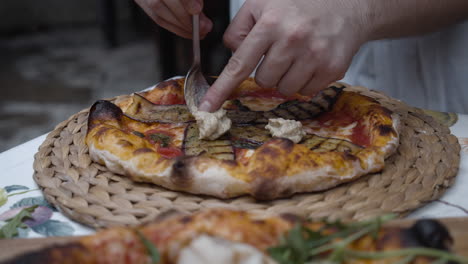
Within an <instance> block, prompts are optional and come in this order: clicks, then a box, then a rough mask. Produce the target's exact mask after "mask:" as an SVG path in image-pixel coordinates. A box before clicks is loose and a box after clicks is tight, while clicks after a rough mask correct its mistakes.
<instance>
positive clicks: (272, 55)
mask: <svg viewBox="0 0 468 264" xmlns="http://www.w3.org/2000/svg"><path fill="white" fill-rule="evenodd" d="M355 2H357V1H354V0H247V1H246V2H245V4H244V5H243V6H242V8H241V10H240V11H239V12H238V14H237V15H236V17H235V18H234V19H233V21H232V23H231V25H230V26H229V27H228V29H227V30H226V32H225V35H224V42H225V44H226V45H227V46H228V47H229V48H231V49H232V50H233V51H235V52H234V54H233V56H232V57H231V59H230V60H229V62H228V64H227V65H226V67H225V68H224V70H223V71H222V73H221V74H220V76H219V78H218V79H217V80H216V81H215V83H214V84H213V85H212V86H211V87H210V89H209V90H208V92H207V94H206V95H205V97H204V98H203V100H202V103H201V105H200V110H202V111H210V112H211V111H215V110H216V109H218V108H219V107H220V106H221V105H222V104H223V102H224V101H225V100H226V99H227V98H228V97H229V95H230V93H231V92H232V91H233V90H234V89H235V88H236V87H238V86H239V84H240V83H241V82H242V81H243V80H245V79H246V78H247V77H248V76H249V75H250V74H251V73H252V71H253V70H254V69H255V67H256V66H257V65H258V64H259V63H260V62H261V63H260V65H259V66H258V68H257V71H256V74H255V80H256V82H257V83H258V84H259V85H260V86H262V87H266V88H272V87H277V89H278V90H279V91H280V92H281V93H283V94H285V95H292V94H294V93H296V92H299V93H301V94H304V95H313V94H315V93H317V92H318V91H319V90H321V89H323V88H325V87H326V86H327V85H328V84H330V83H331V82H333V81H336V80H339V79H341V78H342V77H343V76H344V74H345V72H346V70H347V68H348V67H349V64H350V63H351V59H352V57H353V55H354V54H355V53H356V52H357V50H358V49H359V47H360V46H361V45H362V43H363V42H365V36H364V35H365V34H364V33H363V31H362V25H363V24H364V23H363V21H362V20H363V18H362V17H361V16H360V10H361V8H364V7H363V6H358V5H357V4H355ZM361 2H363V1H361ZM263 55H264V58H263V60H262V57H263Z"/></svg>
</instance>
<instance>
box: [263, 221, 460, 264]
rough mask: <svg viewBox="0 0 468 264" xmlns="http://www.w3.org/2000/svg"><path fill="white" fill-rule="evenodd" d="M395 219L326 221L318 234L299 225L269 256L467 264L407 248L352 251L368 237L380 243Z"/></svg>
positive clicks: (298, 261)
mask: <svg viewBox="0 0 468 264" xmlns="http://www.w3.org/2000/svg"><path fill="white" fill-rule="evenodd" d="M393 218H395V215H384V216H382V217H378V218H375V219H372V220H369V221H363V222H354V223H349V224H348V223H342V222H340V221H327V220H323V222H324V225H323V227H322V228H320V229H319V230H316V231H314V230H311V229H309V228H307V227H304V226H302V225H296V226H294V227H293V228H292V229H291V230H289V232H287V233H286V234H285V235H284V236H283V237H281V238H280V239H279V244H278V245H277V246H275V247H272V248H269V249H268V250H267V252H268V254H269V255H270V257H271V258H273V259H274V260H276V261H277V262H278V263H280V264H286V263H291V264H305V263H307V264H310V263H316V264H319V263H320V264H324V263H327V264H339V263H343V262H344V261H345V260H346V261H348V260H351V259H385V258H391V257H393V258H395V257H400V258H401V259H400V262H399V263H401V264H403V263H409V262H411V261H412V260H414V258H416V257H417V256H426V257H432V258H435V259H436V260H438V261H441V263H445V262H446V261H456V262H459V263H468V260H467V259H466V258H464V257H461V256H457V255H454V254H452V253H450V252H446V251H442V250H438V249H432V248H405V249H400V250H393V251H384V252H367V251H356V250H352V249H350V248H349V245H350V244H351V243H353V242H354V241H356V240H358V239H360V238H362V237H363V236H366V235H369V236H371V237H372V238H373V239H377V235H378V231H379V230H380V228H381V226H382V224H383V223H385V222H386V221H388V220H391V219H393Z"/></svg>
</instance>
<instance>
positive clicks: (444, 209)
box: [0, 115, 468, 237]
mask: <svg viewBox="0 0 468 264" xmlns="http://www.w3.org/2000/svg"><path fill="white" fill-rule="evenodd" d="M450 129H451V131H452V133H453V134H454V135H455V136H457V137H458V138H459V141H460V143H461V144H462V151H461V164H460V170H459V172H458V175H457V177H456V181H455V183H454V184H453V186H452V187H451V188H449V189H448V190H447V191H446V192H445V194H444V195H443V196H442V197H441V198H440V199H439V200H438V201H434V202H432V203H430V204H428V205H426V206H424V207H423V208H420V209H418V210H416V211H415V212H413V213H412V214H411V215H409V216H408V217H409V218H428V217H430V218H440V217H462V216H468V211H467V210H466V209H465V208H468V198H466V193H467V192H468V155H467V153H468V116H466V115H458V122H457V123H456V124H455V125H454V126H452V127H451V128H450ZM45 137H46V135H42V136H40V137H37V138H35V139H33V140H31V141H28V142H26V143H24V144H21V145H19V146H16V147H14V148H12V149H10V150H7V151H5V152H3V153H0V175H1V176H0V187H1V188H5V187H6V186H11V185H22V186H25V187H27V188H29V189H31V190H32V189H37V188H38V187H37V185H36V183H35V182H34V180H33V178H32V175H33V161H34V154H35V153H36V152H37V150H38V148H39V146H40V145H41V144H42V142H43V141H44V139H45ZM465 138H466V140H465V141H466V144H467V145H464V142H463V141H464V139H465ZM464 147H466V148H465V149H466V151H467V153H465V152H464V150H463V149H464ZM17 192H19V191H17ZM11 193H14V192H11ZM28 198H38V199H39V200H40V199H41V198H42V193H41V192H40V191H39V190H34V191H30V192H28V193H25V194H21V195H15V196H11V197H8V201H7V203H6V204H5V205H3V206H1V207H0V216H1V214H2V213H5V212H6V211H8V210H10V207H11V206H12V205H14V204H15V203H17V202H19V201H22V200H23V199H28ZM23 201H24V200H23ZM33 230H34V231H33ZM35 231H39V233H38V232H35ZM92 232H93V230H92V229H90V228H88V227H85V226H83V225H81V224H79V223H76V222H74V221H72V220H70V219H68V218H66V217H65V216H63V215H62V214H61V213H60V212H54V213H53V215H52V217H51V220H50V221H49V222H48V223H46V225H42V228H39V229H38V228H35V229H32V230H29V232H27V233H26V234H21V237H40V236H53V235H86V234H90V233H92Z"/></svg>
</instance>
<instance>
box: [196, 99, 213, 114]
mask: <svg viewBox="0 0 468 264" xmlns="http://www.w3.org/2000/svg"><path fill="white" fill-rule="evenodd" d="M198 110H200V111H204V112H209V111H210V110H211V103H210V102H208V101H206V100H205V101H203V102H202V103H201V104H200V107H198Z"/></svg>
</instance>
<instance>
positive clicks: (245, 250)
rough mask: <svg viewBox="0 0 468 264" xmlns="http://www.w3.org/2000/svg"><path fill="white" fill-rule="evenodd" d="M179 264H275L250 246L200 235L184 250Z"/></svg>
mask: <svg viewBox="0 0 468 264" xmlns="http://www.w3.org/2000/svg"><path fill="white" fill-rule="evenodd" d="M177 263H178V264H186V263H190V264H204V263H223V264H253V263H255V264H274V263H276V262H275V261H274V260H272V259H271V258H270V257H268V256H266V255H265V254H263V253H262V252H260V251H259V250H258V249H256V248H254V247H252V246H251V245H248V244H243V243H237V242H231V241H228V240H225V239H221V238H217V237H212V236H208V235H200V236H199V237H197V238H195V239H193V240H192V242H191V243H190V244H189V245H188V246H187V247H185V248H184V249H182V250H181V251H180V254H179V259H178V261H177Z"/></svg>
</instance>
